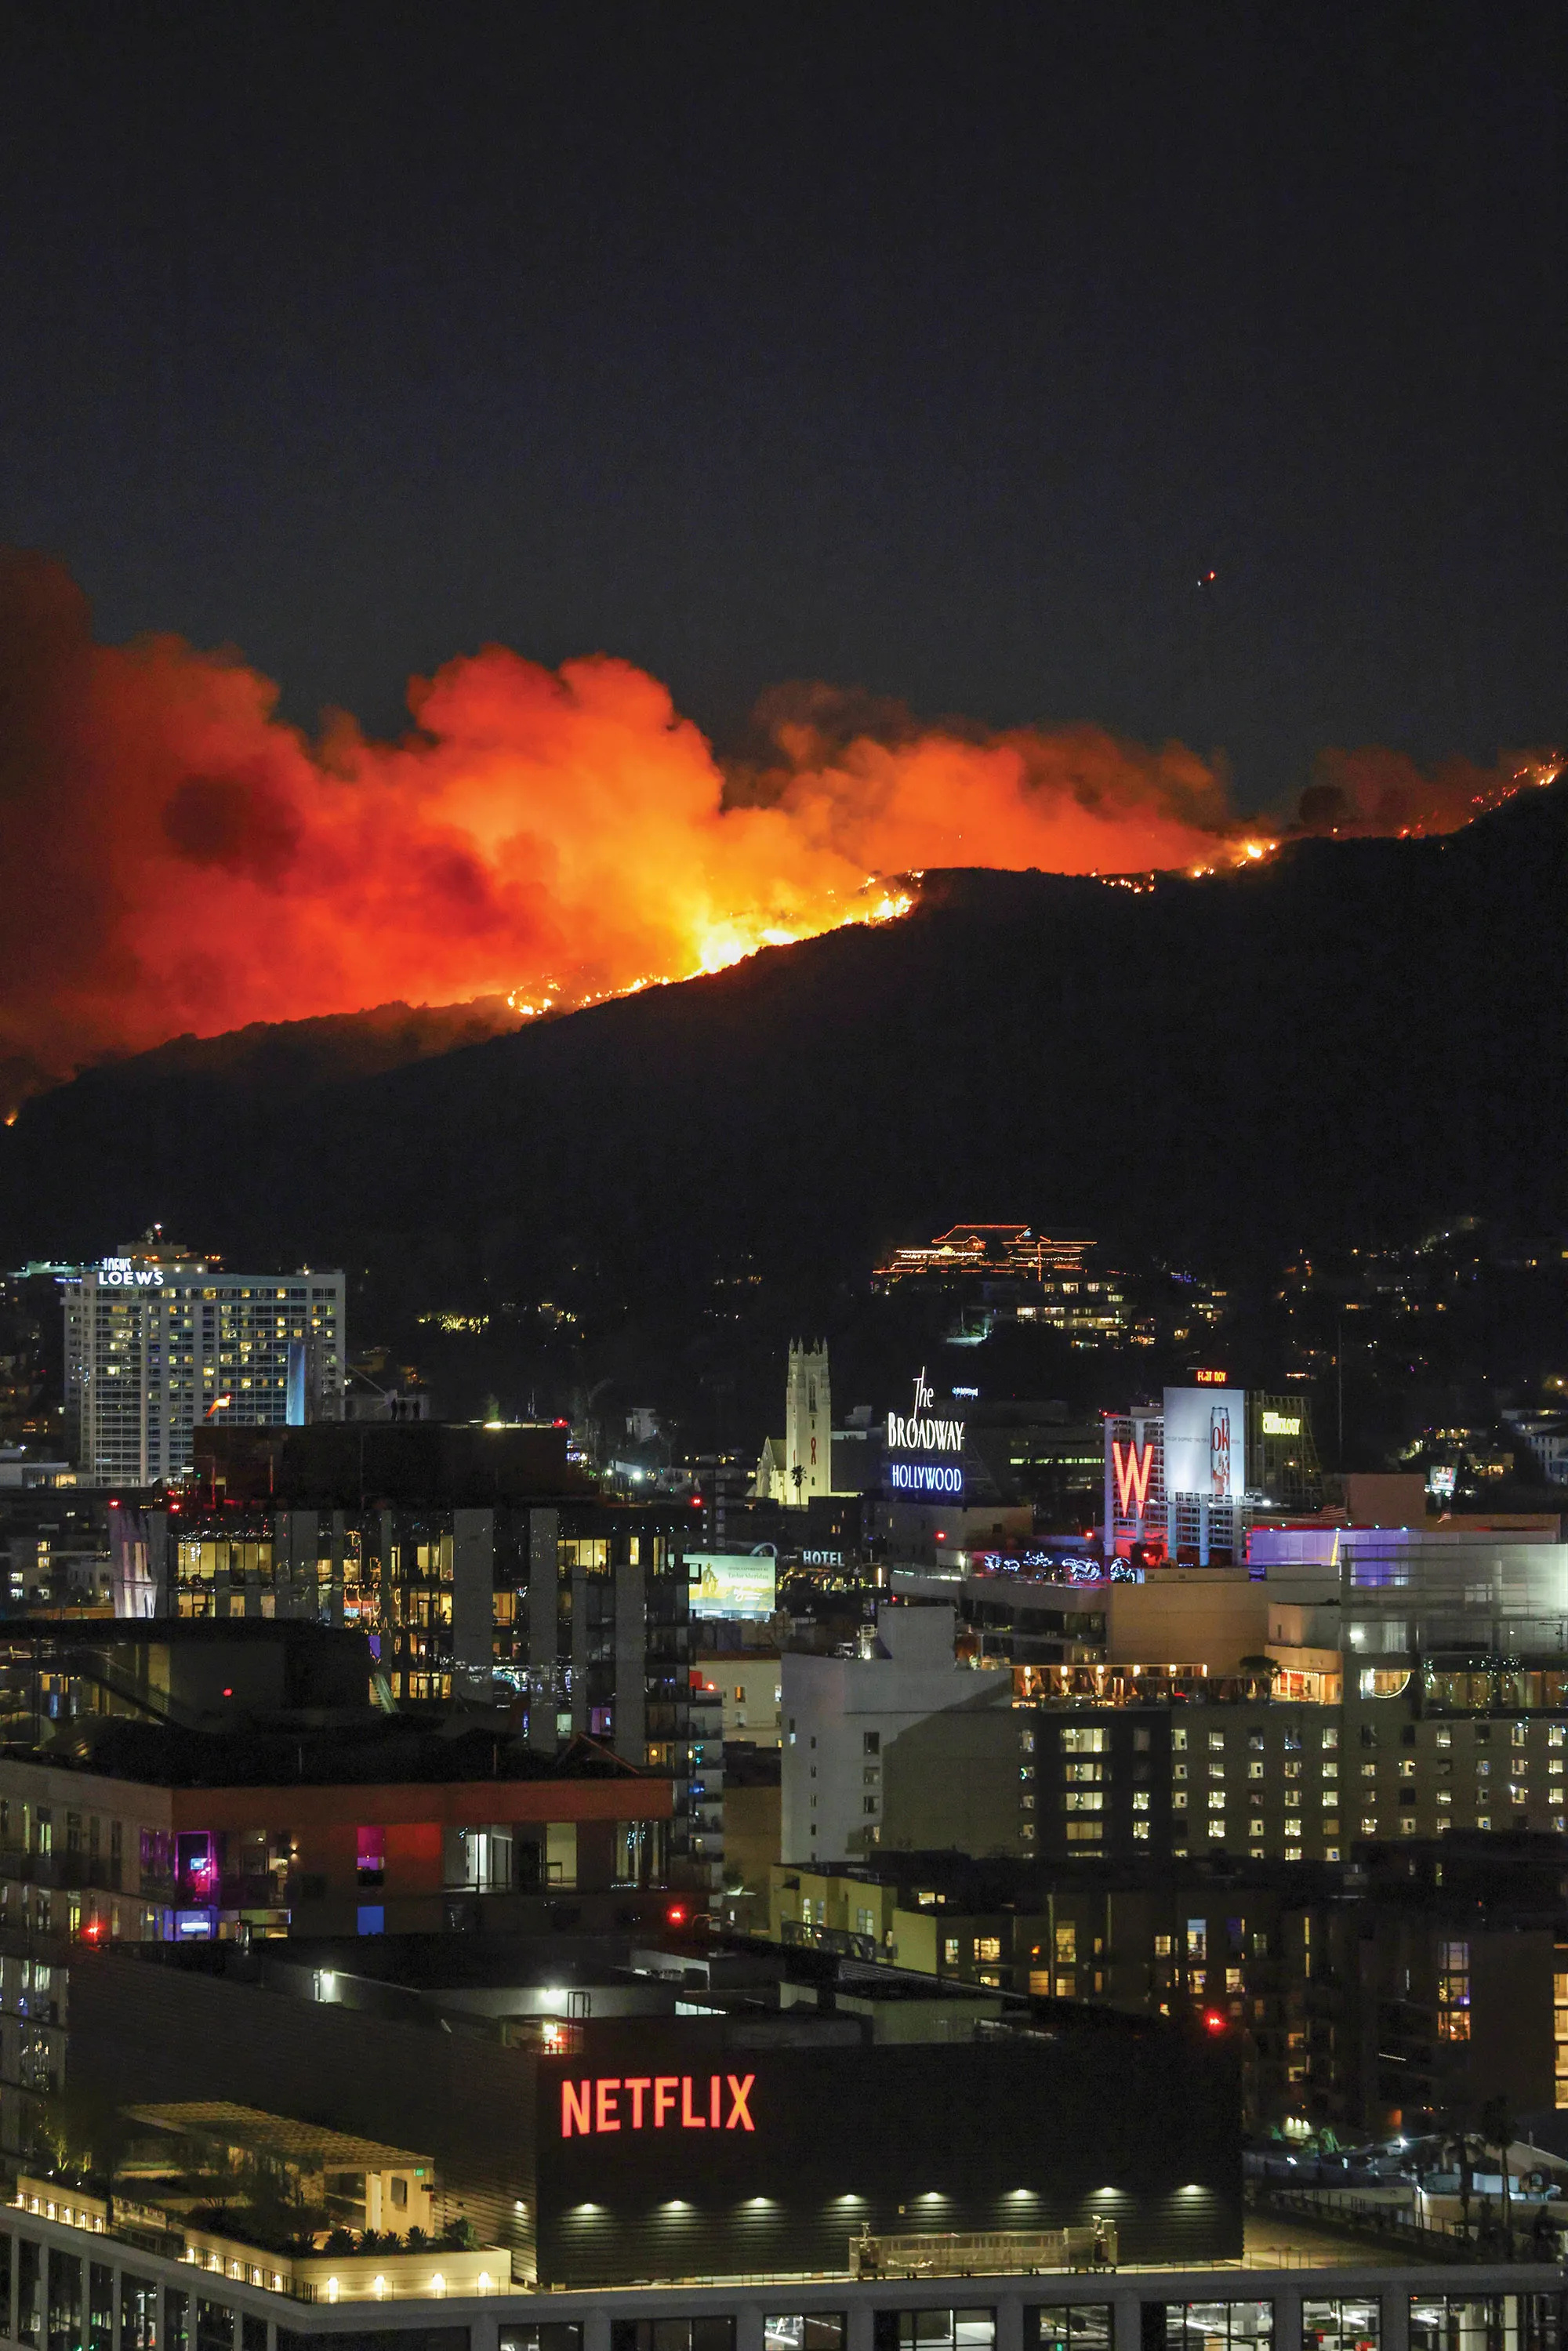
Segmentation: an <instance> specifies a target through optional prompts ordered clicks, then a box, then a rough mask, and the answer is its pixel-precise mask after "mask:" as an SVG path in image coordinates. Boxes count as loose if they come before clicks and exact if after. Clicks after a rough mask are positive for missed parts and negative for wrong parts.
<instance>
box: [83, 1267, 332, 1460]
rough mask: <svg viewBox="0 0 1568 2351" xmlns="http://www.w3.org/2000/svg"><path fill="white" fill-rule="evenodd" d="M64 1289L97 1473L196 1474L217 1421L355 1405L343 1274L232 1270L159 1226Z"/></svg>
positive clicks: (280, 1418) (272, 1419) (302, 1416)
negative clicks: (164, 1236)
mask: <svg viewBox="0 0 1568 2351" xmlns="http://www.w3.org/2000/svg"><path fill="white" fill-rule="evenodd" d="M60 1287H61V1291H62V1295H63V1299H64V1305H65V1322H66V1374H65V1426H66V1436H67V1441H68V1447H69V1449H70V1452H71V1456H72V1458H73V1459H74V1460H75V1461H76V1462H77V1463H78V1466H79V1468H80V1470H81V1473H82V1475H83V1476H84V1477H85V1478H88V1479H91V1480H92V1481H93V1482H94V1483H96V1484H99V1485H103V1486H117V1485H123V1486H131V1487H144V1486H155V1485H159V1484H163V1483H169V1482H172V1481H174V1480H177V1479H181V1478H183V1476H184V1475H185V1473H186V1471H187V1470H188V1469H189V1468H190V1466H191V1460H192V1450H193V1431H194V1429H195V1428H197V1427H198V1426H201V1425H203V1424H204V1423H207V1424H210V1423H212V1422H214V1421H223V1422H225V1423H226V1424H228V1425H229V1426H237V1427H254V1426H267V1425H273V1424H286V1425H287V1426H301V1425H302V1424H303V1423H305V1422H307V1421H311V1420H338V1419H340V1418H341V1417H342V1411H343V1376H344V1360H345V1357H344V1332H343V1277H342V1275H341V1273H338V1272H326V1271H322V1270H319V1269H318V1270H312V1269H308V1268H302V1269H301V1270H299V1271H298V1272H297V1273H288V1274H284V1273H226V1272H225V1271H223V1270H222V1269H221V1268H220V1267H218V1266H217V1265H216V1264H214V1263H210V1262H209V1261H208V1260H207V1259H204V1258H200V1257H195V1256H193V1255H192V1253H191V1252H190V1251H189V1250H187V1249H178V1248H175V1247H173V1246H172V1245H171V1244H168V1243H165V1242H163V1241H162V1240H160V1239H158V1238H156V1237H154V1236H152V1235H149V1236H148V1237H147V1238H146V1240H145V1241H144V1242H143V1243H141V1245H140V1246H138V1247H134V1248H132V1247H130V1246H127V1247H126V1248H125V1249H123V1250H122V1251H121V1252H120V1255H119V1256H118V1257H109V1258H102V1259H99V1262H98V1263H97V1264H96V1265H86V1266H82V1267H80V1268H77V1269H73V1270H71V1271H70V1272H68V1273H67V1274H64V1275H62V1276H61V1277H60Z"/></svg>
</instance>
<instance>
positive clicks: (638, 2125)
mask: <svg viewBox="0 0 1568 2351" xmlns="http://www.w3.org/2000/svg"><path fill="white" fill-rule="evenodd" d="M756 2081H757V2076H756V2074H745V2075H742V2074H723V2075H720V2074H709V2075H708V2078H707V2083H706V2095H704V2086H705V2085H704V2084H703V2080H702V2076H701V2075H700V2074H695V2075H694V2074H632V2075H630V2076H629V2077H623V2076H622V2075H621V2074H599V2075H596V2076H594V2077H592V2078H591V2079H589V2080H586V2081H584V2080H578V2081H575V2082H572V2081H566V2082H563V2083H562V2084H561V2085H560V2135H561V2137H562V2138H571V2137H573V2136H576V2137H579V2138H589V2137H596V2136H597V2135H599V2134H600V2133H601V2132H608V2131H622V2130H638V2131H640V2130H664V2128H665V2127H666V2122H665V2117H666V2116H669V2117H671V2118H672V2119H671V2120H670V2121H669V2123H668V2128H670V2129H671V2130H720V2129H723V2130H742V2131H754V2130H755V2129H756V2128H757V2125H756V2124H755V2123H754V2122H753V2121H752V2119H751V2093H752V2090H753V2088H754V2086H755V2085H756ZM726 2089H727V2091H728V2113H726V2111H725V2105H726V2099H725V2092H726ZM622 2099H625V2100H627V2101H629V2105H625V2106H623V2105H622Z"/></svg>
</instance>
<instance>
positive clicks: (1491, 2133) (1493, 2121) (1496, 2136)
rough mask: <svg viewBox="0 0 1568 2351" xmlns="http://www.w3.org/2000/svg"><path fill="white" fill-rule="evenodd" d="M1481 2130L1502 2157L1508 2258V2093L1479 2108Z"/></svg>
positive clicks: (1510, 2112) (1510, 2224)
mask: <svg viewBox="0 0 1568 2351" xmlns="http://www.w3.org/2000/svg"><path fill="white" fill-rule="evenodd" d="M1481 2130H1482V2133H1483V2134H1484V2143H1485V2144H1486V2145H1487V2146H1489V2147H1496V2148H1497V2149H1498V2150H1499V2152H1500V2155H1501V2157H1502V2225H1503V2229H1504V2231H1505V2232H1506V2235H1507V2238H1508V2251H1509V2258H1510V2260H1511V2259H1512V2257H1513V2204H1512V2200H1511V2195H1510V2191H1509V2179H1508V2151H1509V2148H1510V2147H1511V2146H1512V2145H1513V2133H1514V2122H1513V2108H1512V2106H1511V2105H1510V2103H1509V2099H1508V2094H1507V2092H1506V2091H1501V2092H1500V2093H1499V2095H1497V2096H1496V2097H1495V2098H1489V2099H1488V2100H1487V2102H1486V2105H1484V2106H1483V2107H1482V2108H1481Z"/></svg>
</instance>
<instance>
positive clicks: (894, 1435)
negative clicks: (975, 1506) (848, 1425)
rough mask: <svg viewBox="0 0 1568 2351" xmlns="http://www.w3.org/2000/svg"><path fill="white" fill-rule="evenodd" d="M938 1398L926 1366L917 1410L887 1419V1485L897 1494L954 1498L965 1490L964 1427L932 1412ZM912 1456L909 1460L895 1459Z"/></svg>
mask: <svg viewBox="0 0 1568 2351" xmlns="http://www.w3.org/2000/svg"><path fill="white" fill-rule="evenodd" d="M935 1401H936V1398H935V1395H934V1394H933V1392H932V1388H931V1385H930V1383H929V1382H928V1381H927V1379H926V1377H925V1365H924V1364H922V1366H921V1368H920V1370H919V1371H918V1372H916V1374H915V1408H914V1410H913V1411H912V1412H908V1413H899V1412H890V1413H889V1414H888V1416H887V1439H886V1446H887V1456H888V1458H887V1464H886V1469H887V1483H888V1486H889V1489H891V1491H892V1492H894V1493H895V1494H930V1495H933V1496H937V1495H944V1494H945V1495H947V1496H949V1497H954V1496H956V1495H959V1494H962V1492H963V1490H964V1427H965V1424H964V1422H963V1421H961V1420H948V1419H946V1418H945V1417H944V1416H941V1415H940V1414H937V1413H935V1412H933V1410H932V1408H931V1407H932V1405H933V1404H934V1403H935ZM900 1454H907V1455H911V1456H913V1457H914V1458H912V1459H908V1460H900V1459H897V1458H894V1457H896V1456H898V1455H900Z"/></svg>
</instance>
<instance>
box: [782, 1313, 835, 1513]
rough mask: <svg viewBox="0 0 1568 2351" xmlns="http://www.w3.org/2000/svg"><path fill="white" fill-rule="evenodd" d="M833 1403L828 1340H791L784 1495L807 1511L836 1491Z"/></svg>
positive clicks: (787, 1386) (791, 1505)
mask: <svg viewBox="0 0 1568 2351" xmlns="http://www.w3.org/2000/svg"><path fill="white" fill-rule="evenodd" d="M832 1437H833V1406H832V1395H831V1389H830V1387H829V1384H828V1343H827V1341H826V1340H825V1339H824V1340H822V1341H821V1343H820V1344H818V1345H817V1346H814V1347H813V1346H809V1345H808V1344H807V1343H805V1342H804V1341H791V1343H790V1347H789V1380H788V1383H787V1384H786V1386H785V1390H784V1457H785V1458H784V1479H785V1490H784V1499H785V1501H786V1502H787V1503H788V1504H789V1507H790V1508H791V1509H792V1510H804V1509H805V1507H806V1504H807V1503H808V1502H809V1501H810V1500H811V1499H813V1498H814V1497H815V1496H816V1495H818V1494H831V1492H832V1490H833V1442H832Z"/></svg>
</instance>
